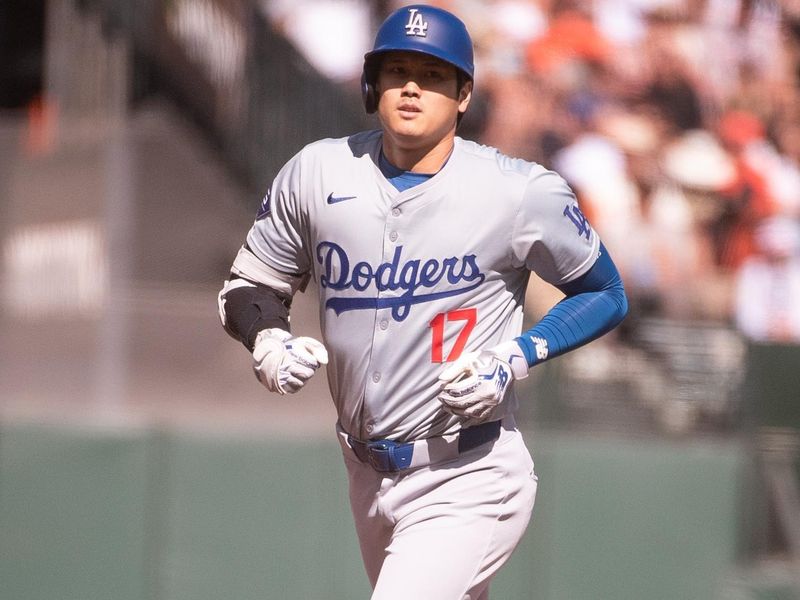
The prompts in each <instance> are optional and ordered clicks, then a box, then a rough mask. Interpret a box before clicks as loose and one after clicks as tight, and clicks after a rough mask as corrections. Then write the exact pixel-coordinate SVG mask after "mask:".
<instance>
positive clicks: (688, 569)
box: [0, 0, 800, 600]
mask: <svg viewBox="0 0 800 600" xmlns="http://www.w3.org/2000/svg"><path fill="white" fill-rule="evenodd" d="M399 4H402V3H398V2H391V1H381V2H377V1H376V2H366V1H360V0H302V1H301V0H298V1H295V2H292V1H288V0H286V1H280V0H263V1H260V2H257V1H254V0H170V1H167V0H5V1H4V2H3V3H2V5H0V157H2V159H1V160H0V214H1V215H2V218H1V219H0V246H1V247H2V265H0V267H1V268H0V289H2V294H0V581H2V582H3V583H2V589H0V597H2V598H9V599H13V600H27V599H29V598H30V599H33V598H36V599H43V598H45V599H50V598H53V599H59V600H60V599H66V598H75V599H86V598H149V599H158V600H161V599H168V598H192V599H200V598H215V597H217V598H218V597H220V596H230V597H237V598H249V597H253V598H256V597H259V598H264V597H268V598H291V597H307V598H345V597H347V598H350V597H367V595H368V592H367V587H366V580H365V577H364V575H363V572H362V570H361V566H360V561H359V559H358V556H357V548H356V543H355V537H354V535H353V533H352V528H351V525H350V518H349V516H348V514H347V507H346V494H345V491H344V473H343V470H342V469H341V467H340V463H339V457H338V447H337V446H336V444H335V441H334V440H333V435H332V428H333V423H334V421H335V415H334V414H333V409H332V407H331V405H330V402H329V400H328V399H327V395H326V394H327V390H326V381H325V378H324V376H320V377H318V378H315V379H314V380H312V382H311V384H310V385H309V386H308V388H307V389H305V390H304V391H303V392H302V393H301V394H299V395H298V396H297V397H296V398H292V400H291V401H288V402H287V401H286V400H285V399H276V398H272V397H270V396H267V395H265V394H264V393H262V390H261V388H260V387H259V386H258V384H257V382H256V381H255V379H254V378H253V377H252V374H251V373H250V369H249V364H248V356H247V353H246V352H245V350H244V349H243V348H241V347H240V346H238V345H237V344H236V343H234V342H233V341H232V340H230V339H229V338H228V337H227V336H226V335H225V334H224V332H223V331H222V330H221V328H220V327H219V325H218V323H217V318H216V292H217V290H218V288H219V286H220V284H221V281H222V280H223V279H224V278H225V276H226V273H227V270H228V267H229V266H230V262H231V260H232V258H233V256H234V255H235V253H236V250H237V249H238V247H239V245H240V244H241V241H242V239H243V236H244V234H245V232H246V231H247V228H248V227H249V225H250V223H251V221H252V218H253V214H254V212H255V210H256V208H257V206H258V204H259V202H260V199H261V196H262V195H263V192H264V189H265V187H266V186H267V185H268V183H269V181H270V180H271V178H272V177H273V176H274V175H275V174H276V172H277V170H278V169H279V168H280V166H281V165H282V164H283V163H284V162H285V161H286V160H287V159H288V158H289V157H290V156H292V155H293V154H294V153H295V152H297V151H298V150H299V149H300V148H301V147H302V145H303V144H305V143H307V142H310V141H312V140H314V139H318V138H320V137H332V136H340V135H345V134H347V133H349V132H352V131H356V130H359V129H362V128H368V127H374V126H375V122H374V121H372V120H370V119H369V118H367V116H366V115H364V114H363V111H362V109H361V100H360V90H359V83H358V79H359V76H360V68H361V57H362V56H363V52H364V51H365V50H366V49H367V48H368V47H369V45H370V44H371V37H370V36H371V33H370V32H371V31H374V29H375V28H376V27H377V25H378V23H379V22H380V21H381V19H382V18H383V16H385V15H386V14H387V13H388V11H390V10H392V9H393V8H395V6H397V5H399ZM441 4H443V5H446V6H447V7H448V8H450V9H452V10H455V11H456V12H458V13H459V14H461V15H462V16H463V17H464V19H465V21H467V24H468V26H469V27H470V30H471V31H472V32H473V36H474V38H475V42H476V51H477V87H476V93H475V101H474V103H473V105H472V106H471V108H470V111H469V112H468V114H467V118H465V120H464V122H463V123H462V126H461V129H460V130H459V134H460V135H463V136H464V137H473V138H475V139H478V140H479V141H482V142H485V143H489V144H492V145H495V146H497V147H499V148H500V149H501V150H503V151H506V152H508V153H511V154H515V155H518V156H521V157H523V158H526V159H529V160H536V161H539V162H541V163H542V164H545V165H546V166H552V167H554V168H557V169H558V170H559V172H561V173H562V174H563V175H564V176H565V177H567V178H568V179H569V181H570V183H571V184H572V185H573V187H574V188H575V190H576V192H577V194H578V197H579V201H580V202H581V204H582V206H583V208H584V210H585V212H586V213H587V214H589V215H590V217H591V219H592V222H593V223H594V225H595V227H596V229H597V230H598V231H599V232H600V234H601V236H602V237H603V239H604V241H605V242H606V245H607V246H608V247H609V248H610V249H611V251H612V253H613V254H614V256H615V259H616V260H617V261H618V263H619V265H620V267H621V269H622V271H623V278H624V279H625V282H626V287H627V289H628V291H629V294H630V297H631V306H632V311H631V315H630V316H629V318H628V319H627V320H626V322H625V323H624V325H623V327H622V328H620V330H618V331H617V332H615V334H614V335H612V336H609V337H607V338H604V339H603V340H601V341H599V342H596V343H593V344H591V345H589V346H587V347H585V348H582V349H580V350H579V351H576V352H574V353H572V354H570V355H568V356H565V357H562V358H560V359H557V360H555V361H553V362H552V363H547V364H545V365H543V366H541V367H538V368H537V369H535V370H534V371H533V372H532V376H531V377H530V378H529V379H528V380H526V381H525V385H524V386H523V388H522V390H521V392H522V396H523V398H524V401H523V402H522V404H523V407H522V409H521V412H520V419H519V420H520V423H521V425H522V427H523V428H524V430H525V431H526V439H527V440H528V443H529V445H530V446H531V449H532V452H533V454H534V458H535V459H536V462H537V470H538V471H539V473H540V477H541V481H542V485H541V490H540V494H539V499H538V500H537V502H538V504H537V514H536V516H535V518H534V522H533V525H532V527H531V531H530V532H529V534H528V536H527V537H526V539H525V542H524V543H523V547H522V548H521V549H520V552H519V553H518V554H517V555H516V556H515V558H514V562H513V563H512V565H510V567H509V569H508V572H507V573H504V576H503V578H502V579H501V581H499V582H498V585H497V587H498V593H497V595H498V597H507V598H548V599H556V598H564V599H570V600H576V599H581V598H587V599H590V598H591V599H596V598H615V599H622V598H631V599H633V598H636V599H640V598H664V599H675V598H697V599H700V598H714V599H716V598H731V599H738V598H743V599H744V598H747V599H750V598H798V597H800V589H799V588H800V583H798V575H797V573H798V572H800V566H798V564H799V563H798V557H800V498H798V496H799V495H800V494H799V492H798V479H799V478H800V463H799V462H798V432H799V431H800V346H798V344H800V316H798V315H800V232H799V231H800V230H798V217H799V215H800V91H799V90H800V85H798V82H799V79H800V6H798V3H796V2H792V1H790V0H785V1H784V0H703V1H700V2H688V1H683V0H616V1H614V2H612V1H610V0H593V1H590V0H572V1H567V0H493V1H487V2H470V1H466V0H463V1H459V0H452V1H450V2H442V3H441ZM487 202H490V199H487ZM315 294H316V291H315V290H314V289H313V288H312V289H309V290H308V291H307V292H306V293H305V294H303V295H301V296H300V297H298V299H297V301H296V303H295V306H294V308H293V323H294V327H295V329H296V330H298V331H300V332H301V333H308V334H310V335H316V334H317V332H318V325H317V316H316V315H317V308H316V306H315ZM557 299H558V297H557V296H554V295H553V291H552V290H551V289H548V288H547V287H546V286H544V285H543V284H542V283H541V282H539V281H533V282H532V283H531V286H530V289H529V294H528V305H527V319H528V321H529V322H532V321H534V320H535V319H536V318H537V317H538V316H539V315H541V314H542V312H543V311H544V310H546V309H547V308H548V307H549V306H550V305H552V303H554V302H555V301H557Z"/></svg>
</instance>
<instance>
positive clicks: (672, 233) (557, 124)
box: [266, 0, 800, 343]
mask: <svg viewBox="0 0 800 600" xmlns="http://www.w3.org/2000/svg"><path fill="white" fill-rule="evenodd" d="M429 3H432V4H436V5H439V6H442V7H443V8H446V9H448V10H452V11H453V12H455V13H456V14H458V15H460V16H461V17H462V18H463V19H464V20H465V22H466V23H467V26H468V28H469V30H470V32H471V34H472V36H473V40H474V42H475V47H476V90H475V94H474V98H473V105H472V106H471V108H470V111H469V112H468V114H467V118H465V119H464V122H463V123H462V128H461V130H460V135H462V136H463V137H470V138H474V139H477V140H478V141H481V142H483V143H486V144H490V145H493V146H496V147H498V148H500V149H501V150H502V151H504V152H506V153H508V154H511V155H515V156H519V157H522V158H526V159H529V160H534V161H536V162H539V163H541V164H543V165H545V166H547V167H549V168H553V169H555V170H557V171H558V172H559V173H561V174H562V175H563V176H564V177H565V178H566V179H567V180H568V181H569V182H570V184H571V185H572V186H573V189H574V190H575V191H576V193H577V195H578V198H579V201H580V203H581V205H582V208H583V209H584V212H585V213H586V214H587V216H589V218H590V220H591V222H592V223H593V225H594V226H595V228H596V229H597V230H598V231H599V233H600V235H601V237H602V238H603V240H604V242H605V244H606V246H607V247H608V248H609V250H610V251H611V252H612V255H613V256H614V258H615V260H616V262H617V263H618V265H619V267H620V270H621V271H622V272H623V277H624V280H625V282H626V288H627V290H628V292H629V294H630V296H631V298H632V306H633V307H634V314H633V315H632V316H633V318H636V316H660V317H667V318H677V319H689V320H695V319H696V320H703V321H714V322H720V323H729V324H732V325H736V326H737V327H738V328H739V329H740V330H741V331H742V332H743V333H744V334H745V335H746V336H748V337H750V338H751V339H755V340H760V341H777V342H789V343H800V0H491V1H478V0H448V1H431V2H429ZM310 4H314V5H315V6H316V7H317V8H320V7H322V6H328V7H329V8H330V7H332V6H335V7H338V9H339V11H338V12H336V11H332V12H327V13H326V12H325V11H324V10H322V11H321V12H320V10H316V9H315V10H316V12H315V10H311V11H309V10H308V9H309V8H311V7H310ZM404 4H409V2H392V1H389V2H361V1H359V0H336V1H334V0H328V1H325V0H303V1H301V2H281V1H279V0H273V1H272V2H266V6H267V7H268V9H269V10H270V12H271V15H272V16H273V18H274V19H275V20H276V22H280V23H282V24H284V25H285V26H287V27H288V26H289V24H292V27H293V28H294V30H295V31H287V34H288V35H289V36H290V37H294V39H296V40H297V41H299V42H300V43H301V45H302V43H303V40H304V39H305V40H306V43H307V44H311V43H312V42H313V43H316V44H317V45H318V46H319V45H320V44H321V42H320V40H322V39H324V38H325V37H326V36H324V35H319V34H318V33H316V34H315V33H313V31H315V30H314V29H313V27H314V25H313V23H310V22H309V23H307V24H306V26H305V27H306V29H307V31H306V32H305V33H303V31H299V30H301V29H302V27H301V26H300V25H298V20H297V19H294V18H290V15H288V14H287V11H290V10H294V11H296V12H295V16H296V15H299V14H300V13H301V11H302V12H303V13H305V14H306V15H309V14H316V15H317V16H318V17H320V16H321V15H322V16H324V18H322V17H320V18H321V19H322V21H321V22H322V23H324V25H325V27H326V28H327V30H328V31H329V30H330V27H331V23H335V24H337V25H336V26H338V27H339V31H340V32H345V31H351V32H353V33H354V34H353V35H349V34H345V35H341V36H333V37H334V40H333V42H332V43H331V44H330V45H329V47H327V48H323V49H318V50H317V52H316V54H318V55H319V60H320V61H322V60H324V59H327V60H328V62H329V63H331V62H332V63H333V64H335V67H336V68H335V69H332V68H331V70H330V71H329V73H328V75H329V76H330V77H332V78H334V79H338V80H340V81H342V82H348V83H352V84H353V85H356V83H357V78H358V76H359V75H360V70H361V56H362V55H363V51H364V50H365V49H366V48H367V47H368V46H369V44H371V39H370V38H368V39H364V38H363V31H364V20H365V18H367V19H370V20H371V21H372V22H373V26H372V27H371V28H370V30H374V28H375V26H376V25H377V23H379V22H380V20H382V17H383V16H385V14H388V12H390V11H392V10H394V9H395V8H397V7H399V6H401V5H404ZM289 7H293V8H289ZM345 9H346V10H345ZM336 15H338V17H336ZM320 18H315V19H310V18H309V19H308V20H309V21H320ZM348 23H351V24H352V29H351V30H348V29H347V24H348ZM317 25H319V26H321V25H320V24H319V23H318V24H317ZM316 31H321V30H319V29H317V30H316ZM355 32H361V33H360V34H356V33H355ZM359 35H360V36H361V37H359ZM328 37H330V36H328ZM323 45H324V44H323ZM335 48H338V49H339V50H338V54H337V52H336V51H335V50H334V49H335ZM308 50H309V51H308V52H307V55H309V56H310V57H311V59H312V62H313V57H314V55H315V52H314V50H313V47H311V46H309V49H308ZM334 55H336V60H334V61H331V57H332V56H334ZM325 68H326V67H325V65H324V64H322V63H320V69H321V70H322V71H323V72H324V71H325Z"/></svg>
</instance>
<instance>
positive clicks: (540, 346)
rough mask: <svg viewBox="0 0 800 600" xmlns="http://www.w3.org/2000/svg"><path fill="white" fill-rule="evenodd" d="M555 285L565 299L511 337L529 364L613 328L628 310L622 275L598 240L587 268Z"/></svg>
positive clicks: (541, 360)
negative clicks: (593, 258) (578, 274)
mask: <svg viewBox="0 0 800 600" xmlns="http://www.w3.org/2000/svg"><path fill="white" fill-rule="evenodd" d="M557 287H558V289H559V290H561V291H562V292H564V294H566V298H564V299H563V300H561V302H559V303H558V304H556V305H555V306H554V307H553V308H551V309H550V310H549V311H548V313H547V314H546V315H545V316H544V317H543V318H542V320H541V321H539V322H538V323H537V324H536V325H534V326H533V327H532V328H530V329H529V330H528V331H526V332H524V333H523V334H522V335H521V336H519V337H518V338H516V339H515V341H516V342H517V343H518V344H519V346H520V347H521V348H522V351H523V353H524V354H525V358H526V359H527V361H528V365H529V366H533V365H535V364H538V363H540V362H543V361H545V360H548V359H550V358H554V357H556V356H559V355H561V354H564V353H565V352H568V351H570V350H574V349H575V348H578V347H580V346H583V345H584V344H587V343H589V342H591V341H592V340H595V339H597V338H599V337H600V336H602V335H604V334H606V333H608V332H609V331H611V330H612V329H613V328H614V327H616V326H617V325H618V324H619V323H620V322H621V321H622V319H624V318H625V315H626V314H627V312H628V299H627V297H626V296H625V288H624V287H623V285H622V278H621V277H620V275H619V272H618V271H617V267H616V265H614V262H613V261H612V260H611V257H610V256H609V254H608V252H607V251H606V248H605V246H603V244H602V243H601V244H600V255H599V257H598V258H597V260H596V261H595V263H594V265H592V267H591V268H590V269H589V271H587V272H586V273H584V274H583V275H581V276H580V277H578V278H577V279H575V280H574V281H570V282H569V283H565V284H564V285H560V286H557Z"/></svg>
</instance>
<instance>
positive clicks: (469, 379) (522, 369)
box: [438, 341, 528, 422]
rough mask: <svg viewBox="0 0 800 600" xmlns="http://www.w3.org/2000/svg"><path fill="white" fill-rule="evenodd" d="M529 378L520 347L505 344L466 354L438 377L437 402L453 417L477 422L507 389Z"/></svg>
mask: <svg viewBox="0 0 800 600" xmlns="http://www.w3.org/2000/svg"><path fill="white" fill-rule="evenodd" d="M527 376H528V363H527V361H526V360H525V356H524V355H523V353H522V350H521V349H520V347H519V345H518V344H517V343H516V342H514V341H510V342H505V343H503V344H500V345H498V346H495V347H494V348H492V349H490V350H484V351H482V352H468V353H466V354H463V355H462V356H460V357H459V358H458V359H456V360H455V361H454V362H453V364H451V365H450V366H448V367H447V368H446V369H445V370H444V371H442V373H441V374H440V375H439V383H440V384H441V386H442V391H441V392H439V396H438V398H439V401H440V402H441V403H442V406H443V407H444V409H445V410H446V411H447V412H449V413H451V414H454V415H458V416H461V417H467V418H469V419H471V420H473V421H474V422H480V421H481V420H483V419H484V418H485V417H487V416H489V414H490V413H491V412H492V410H493V409H494V408H495V407H497V406H498V405H499V404H500V403H501V402H503V400H505V397H506V393H507V392H508V387H509V386H510V385H511V382H512V381H514V380H517V379H524V378H525V377H527Z"/></svg>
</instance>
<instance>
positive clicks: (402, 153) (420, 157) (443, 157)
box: [383, 135, 455, 173]
mask: <svg viewBox="0 0 800 600" xmlns="http://www.w3.org/2000/svg"><path fill="white" fill-rule="evenodd" d="M454 137H455V136H447V137H444V138H442V139H441V140H440V141H439V142H438V143H437V144H435V145H434V146H433V147H408V146H401V145H399V144H397V143H394V142H393V141H392V140H391V138H389V137H388V136H386V135H384V137H383V154H384V156H385V157H386V159H387V160H388V161H389V162H390V163H391V164H392V165H394V166H395V167H397V168H398V169H402V170H404V171H410V172H412V173H437V172H438V171H439V169H441V168H442V166H443V165H444V163H446V162H447V159H448V158H449V157H450V153H451V152H452V151H453V145H454V143H455V142H454Z"/></svg>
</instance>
